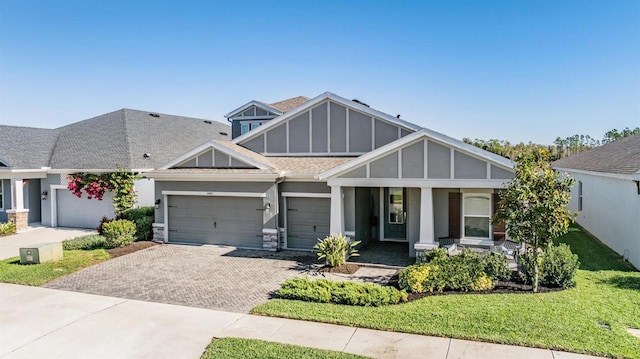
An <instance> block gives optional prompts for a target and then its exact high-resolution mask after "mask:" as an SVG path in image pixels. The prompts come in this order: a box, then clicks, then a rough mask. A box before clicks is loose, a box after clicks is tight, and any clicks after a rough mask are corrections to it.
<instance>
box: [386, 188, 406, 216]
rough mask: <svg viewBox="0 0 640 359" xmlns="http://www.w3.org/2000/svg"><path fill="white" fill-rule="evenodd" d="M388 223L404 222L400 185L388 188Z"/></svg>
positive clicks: (402, 197)
mask: <svg viewBox="0 0 640 359" xmlns="http://www.w3.org/2000/svg"><path fill="white" fill-rule="evenodd" d="M389 223H391V224H403V223H404V196H403V195H402V188H401V187H393V188H389Z"/></svg>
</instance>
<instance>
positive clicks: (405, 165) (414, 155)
mask: <svg viewBox="0 0 640 359" xmlns="http://www.w3.org/2000/svg"><path fill="white" fill-rule="evenodd" d="M402 178H424V141H420V142H418V143H415V144H413V145H411V146H409V147H405V148H403V149H402Z"/></svg>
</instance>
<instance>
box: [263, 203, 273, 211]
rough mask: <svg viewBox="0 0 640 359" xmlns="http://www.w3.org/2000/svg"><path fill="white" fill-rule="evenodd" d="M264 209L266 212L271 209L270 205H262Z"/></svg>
mask: <svg viewBox="0 0 640 359" xmlns="http://www.w3.org/2000/svg"><path fill="white" fill-rule="evenodd" d="M264 209H266V210H267V211H268V210H270V209H271V203H269V202H267V204H265V205H264Z"/></svg>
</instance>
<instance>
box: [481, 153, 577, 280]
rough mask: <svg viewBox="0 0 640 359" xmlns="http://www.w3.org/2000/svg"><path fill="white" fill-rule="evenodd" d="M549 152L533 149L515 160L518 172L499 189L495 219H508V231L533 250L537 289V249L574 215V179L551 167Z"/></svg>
mask: <svg viewBox="0 0 640 359" xmlns="http://www.w3.org/2000/svg"><path fill="white" fill-rule="evenodd" d="M548 159H549V154H548V152H546V151H543V150H537V151H530V152H528V153H525V154H523V155H521V156H519V157H518V159H517V160H516V162H517V164H516V168H515V169H516V175H515V178H514V179H513V180H511V182H510V183H509V184H508V185H507V186H506V188H505V190H504V191H501V192H500V198H501V201H500V203H499V205H498V210H497V211H496V215H495V216H494V218H493V222H494V223H498V222H499V221H502V220H503V221H505V222H506V225H507V234H508V235H509V236H510V237H511V238H512V239H514V240H515V241H517V242H524V243H526V244H527V245H528V246H529V247H530V250H533V256H534V258H533V259H534V278H533V291H534V292H537V291H538V282H539V276H540V258H539V256H538V250H539V249H541V248H544V247H548V246H551V245H552V243H553V239H554V238H556V237H559V236H561V235H563V234H565V233H567V230H568V228H569V224H570V223H571V222H573V219H574V217H575V215H574V214H572V213H571V212H570V211H569V210H568V209H567V205H568V204H569V201H570V199H571V197H570V191H571V186H572V185H573V184H574V182H575V181H574V180H573V179H572V178H570V177H568V176H563V175H561V174H560V173H558V172H555V171H554V170H553V169H552V168H551V163H550V162H549V161H548Z"/></svg>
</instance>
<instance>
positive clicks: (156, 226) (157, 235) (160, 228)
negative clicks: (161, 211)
mask: <svg viewBox="0 0 640 359" xmlns="http://www.w3.org/2000/svg"><path fill="white" fill-rule="evenodd" d="M151 227H152V229H153V238H152V240H153V241H154V242H164V223H153V224H152V225H151Z"/></svg>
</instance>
